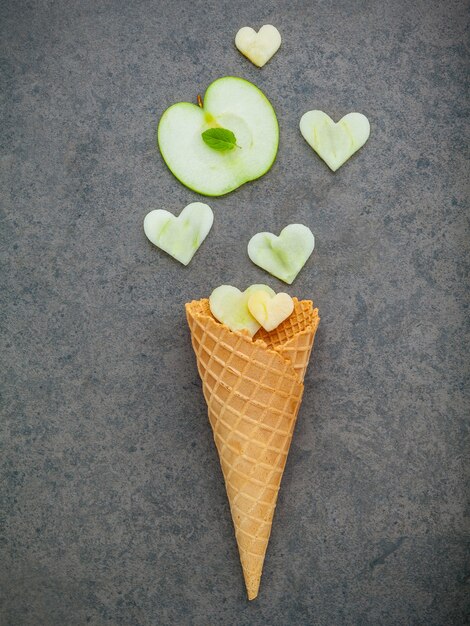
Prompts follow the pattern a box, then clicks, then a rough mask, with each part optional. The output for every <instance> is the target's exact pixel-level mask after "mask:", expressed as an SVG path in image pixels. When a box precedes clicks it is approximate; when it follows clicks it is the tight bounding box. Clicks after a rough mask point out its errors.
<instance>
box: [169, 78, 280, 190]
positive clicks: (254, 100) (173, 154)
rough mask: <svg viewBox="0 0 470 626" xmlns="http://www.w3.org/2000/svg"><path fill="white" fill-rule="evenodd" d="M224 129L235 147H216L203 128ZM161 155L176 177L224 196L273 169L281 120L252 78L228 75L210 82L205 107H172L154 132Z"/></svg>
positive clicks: (191, 186)
mask: <svg viewBox="0 0 470 626" xmlns="http://www.w3.org/2000/svg"><path fill="white" fill-rule="evenodd" d="M217 127H222V128H227V129H228V130H231V131H232V132H233V133H234V134H235V137H236V141H237V147H235V148H233V149H232V150H227V151H225V152H220V151H217V150H214V149H213V148H211V147H210V146H208V145H207V144H206V143H205V142H204V141H203V139H202V136H201V135H202V133H203V132H204V131H205V130H208V129H209V128H217ZM157 140H158V147H159V149H160V152H161V154H162V157H163V160H164V161H165V163H166V164H167V166H168V167H169V169H170V170H171V172H172V173H173V174H174V176H176V178H177V179H178V180H179V181H180V182H181V183H183V185H186V187H189V188H190V189H192V190H193V191H196V192H197V193H200V194H202V195H205V196H223V195H225V194H227V193H229V192H230V191H233V190H234V189H237V188H238V187H240V186H241V185H243V184H244V183H246V182H249V181H251V180H255V179H256V178H260V177H261V176H263V174H266V172H267V171H268V170H269V169H270V168H271V166H272V164H273V163H274V161H275V159H276V154H277V149H278V146H279V125H278V122H277V117H276V113H275V112H274V109H273V107H272V106H271V103H270V102H269V100H268V99H267V98H266V96H265V95H264V94H263V92H262V91H260V90H259V89H258V87H256V86H255V85H253V83H250V82H248V81H247V80H244V79H243V78H236V77H234V76H226V77H224V78H219V79H217V80H216V81H214V82H213V83H211V84H210V85H209V87H208V88H207V91H206V93H205V96H204V107H203V108H201V107H200V106H197V105H196V104H191V103H189V102H179V103H177V104H173V105H172V106H170V107H169V108H168V109H167V110H166V111H165V112H164V113H163V115H162V117H161V119H160V122H159V124H158V131H157Z"/></svg>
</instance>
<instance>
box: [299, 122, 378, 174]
mask: <svg viewBox="0 0 470 626" xmlns="http://www.w3.org/2000/svg"><path fill="white" fill-rule="evenodd" d="M300 132H301V133H302V135H303V137H304V139H305V141H307V143H309V144H310V145H311V146H312V148H313V149H314V150H315V152H316V153H317V154H318V156H319V157H320V158H322V159H323V160H324V161H325V163H326V164H327V165H328V167H329V168H330V169H331V170H333V172H336V170H337V169H338V168H339V167H341V166H342V165H343V163H345V162H346V161H347V160H348V159H349V157H351V156H352V155H353V154H354V153H355V152H357V150H359V148H361V147H362V146H363V145H364V144H365V143H366V141H367V140H368V139H369V135H370V124H369V120H368V119H367V117H366V116H365V115H362V113H348V114H347V115H345V116H344V117H343V118H341V119H340V121H339V122H337V123H335V122H334V121H333V120H332V119H331V117H330V116H329V115H327V114H326V113H324V112H323V111H307V113H305V114H304V115H302V119H301V120H300Z"/></svg>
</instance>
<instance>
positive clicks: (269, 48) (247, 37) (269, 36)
mask: <svg viewBox="0 0 470 626" xmlns="http://www.w3.org/2000/svg"><path fill="white" fill-rule="evenodd" d="M235 45H236V46H237V48H238V49H239V50H240V52H241V53H242V54H243V55H245V56H246V58H247V59H250V61H251V62H252V63H254V64H255V65H257V66H258V67H263V65H266V63H267V62H268V61H269V59H270V58H271V57H273V56H274V55H275V54H276V52H277V51H278V50H279V46H280V45H281V35H280V33H279V31H278V30H277V28H276V27H275V26H271V24H265V25H264V26H262V27H261V28H260V29H259V31H258V32H256V31H255V30H253V29H252V28H250V26H244V27H243V28H240V30H239V31H238V33H237V35H236V37H235Z"/></svg>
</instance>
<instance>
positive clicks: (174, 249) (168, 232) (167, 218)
mask: <svg viewBox="0 0 470 626" xmlns="http://www.w3.org/2000/svg"><path fill="white" fill-rule="evenodd" d="M213 221H214V214H213V213H212V209H211V208H210V206H209V205H207V204H204V203H202V202H192V203H191V204H188V206H187V207H185V208H184V209H183V210H182V211H181V213H180V214H179V215H178V217H175V216H174V215H172V214H171V213H169V212H168V211H164V210H163V209H157V210H155V211H150V213H148V214H147V215H146V216H145V219H144V232H145V234H146V235H147V237H148V238H149V240H150V241H151V242H152V243H153V244H154V245H155V246H157V248H161V249H162V250H164V251H165V252H167V253H168V254H170V255H171V256H172V257H173V258H174V259H176V260H177V261H179V262H180V263H182V264H183V265H188V263H189V262H190V261H191V259H192V258H193V256H194V254H195V252H196V250H197V249H198V248H199V246H200V245H201V243H202V242H203V241H204V239H205V238H206V237H207V235H208V233H209V231H210V229H211V227H212V223H213Z"/></svg>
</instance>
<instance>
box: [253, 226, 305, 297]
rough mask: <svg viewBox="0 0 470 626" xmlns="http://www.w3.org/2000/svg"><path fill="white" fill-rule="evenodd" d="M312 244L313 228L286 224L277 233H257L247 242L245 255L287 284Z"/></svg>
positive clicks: (291, 281)
mask: <svg viewBox="0 0 470 626" xmlns="http://www.w3.org/2000/svg"><path fill="white" fill-rule="evenodd" d="M314 247H315V237H314V236H313V233H312V231H311V230H310V228H308V227H307V226H304V225H303V224H289V225H288V226H286V227H285V228H283V229H282V231H281V233H280V235H279V237H276V235H273V234H272V233H258V234H257V235H254V236H253V237H252V238H251V239H250V241H249V243H248V256H249V257H250V259H251V260H252V261H253V263H255V264H256V265H259V267H261V268H263V269H264V270H266V271H267V272H269V273H270V274H272V275H273V276H276V278H279V279H280V280H283V281H284V282H285V283H287V284H288V285H290V284H292V283H293V281H294V279H295V277H296V276H297V274H298V273H299V272H300V270H301V269H302V268H303V266H304V265H305V263H306V262H307V260H308V258H309V256H310V255H311V254H312V252H313V248H314Z"/></svg>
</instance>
